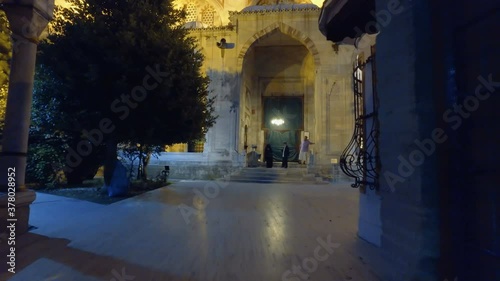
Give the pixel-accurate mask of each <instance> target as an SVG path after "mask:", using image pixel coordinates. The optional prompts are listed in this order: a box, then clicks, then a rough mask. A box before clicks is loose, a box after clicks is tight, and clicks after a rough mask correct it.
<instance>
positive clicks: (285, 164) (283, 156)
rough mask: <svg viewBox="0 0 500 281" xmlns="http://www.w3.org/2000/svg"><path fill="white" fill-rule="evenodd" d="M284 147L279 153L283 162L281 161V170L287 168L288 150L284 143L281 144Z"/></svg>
mask: <svg viewBox="0 0 500 281" xmlns="http://www.w3.org/2000/svg"><path fill="white" fill-rule="evenodd" d="M283 144H284V145H285V146H284V147H283V150H282V152H281V156H282V158H283V160H282V161H281V168H288V156H290V148H289V147H288V144H287V143H286V142H284V143H283Z"/></svg>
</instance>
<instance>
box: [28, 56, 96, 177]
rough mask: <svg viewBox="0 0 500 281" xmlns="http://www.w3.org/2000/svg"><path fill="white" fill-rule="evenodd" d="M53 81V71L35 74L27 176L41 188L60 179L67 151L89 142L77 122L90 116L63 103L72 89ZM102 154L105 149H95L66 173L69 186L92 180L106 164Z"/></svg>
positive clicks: (73, 106) (71, 105)
mask: <svg viewBox="0 0 500 281" xmlns="http://www.w3.org/2000/svg"><path fill="white" fill-rule="evenodd" d="M53 77H54V74H53V73H52V72H51V71H50V69H48V68H46V67H43V66H40V67H38V69H37V72H36V74H35V87H34V93H33V109H32V114H31V119H32V121H31V126H30V138H29V144H30V145H29V151H28V163H27V176H28V180H29V181H30V182H37V183H40V184H47V183H54V182H55V181H56V180H58V179H60V172H61V170H63V168H64V166H65V163H64V161H65V156H66V154H67V150H68V149H71V147H76V146H77V145H78V143H80V142H88V140H87V138H86V136H84V135H82V131H81V130H82V128H81V127H79V126H78V123H76V122H75V121H74V120H77V119H83V120H85V119H86V118H87V117H88V116H87V115H86V114H85V112H81V111H79V106H78V105H77V104H72V103H64V102H62V101H64V97H65V93H66V92H67V91H69V90H70V89H67V88H66V87H65V85H64V84H62V83H59V81H58V80H56V79H54V78H53ZM63 105H64V110H63ZM103 151H104V146H103V145H99V146H96V147H95V148H93V151H92V153H90V154H89V155H87V156H86V157H84V158H83V159H82V161H81V163H79V165H78V166H76V167H73V168H72V169H71V172H69V171H65V174H64V175H65V180H66V182H67V183H68V184H80V183H82V182H83V181H84V180H86V179H91V178H93V177H94V175H95V174H96V172H97V169H98V168H99V167H100V166H101V165H102V164H103V162H104V158H103ZM55 183H56V184H58V183H59V182H55Z"/></svg>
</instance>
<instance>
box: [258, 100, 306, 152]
mask: <svg viewBox="0 0 500 281" xmlns="http://www.w3.org/2000/svg"><path fill="white" fill-rule="evenodd" d="M263 108H264V111H263V113H264V116H263V118H262V120H263V124H262V128H263V130H264V134H265V137H264V138H265V143H266V144H267V143H269V144H271V147H272V149H273V158H274V161H281V160H282V154H281V151H282V148H283V143H284V142H287V144H288V146H289V148H290V156H289V158H288V159H289V161H296V160H297V159H298V157H299V146H300V135H301V131H302V130H303V128H304V120H303V119H304V118H303V115H304V110H303V98H302V97H263Z"/></svg>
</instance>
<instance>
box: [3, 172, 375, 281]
mask: <svg viewBox="0 0 500 281" xmlns="http://www.w3.org/2000/svg"><path fill="white" fill-rule="evenodd" d="M358 192H359V191H358V190H355V189H352V188H350V187H349V185H348V184H335V185H334V184H328V185H300V184H294V185H286V184H254V183H235V182H215V181H180V182H176V183H175V184H173V185H170V186H168V187H165V188H161V189H158V190H155V191H152V192H149V193H145V194H143V195H141V196H137V197H135V198H130V199H127V200H124V201H120V202H117V203H114V204H111V205H107V206H106V205H99V204H95V203H89V202H85V201H79V200H75V199H69V198H64V197H58V196H52V195H47V194H40V193H38V194H37V200H36V201H35V202H34V204H32V208H31V219H30V224H31V225H33V226H35V227H37V228H36V229H35V230H32V231H31V232H30V233H28V234H25V235H22V236H21V237H19V238H18V239H17V242H18V243H17V245H16V246H17V248H16V262H17V264H16V274H14V275H12V274H10V273H5V270H6V267H5V264H4V263H2V265H0V269H1V271H0V280H11V281H38V280H40V281H42V280H43V281H45V280H47V281H48V280H62V281H80V280H81V281H97V280H106V281H132V280H135V281H148V280H158V281H162V280H193V281H194V280H197V281H198V280H199V281H212V280H213V281H271V280H276V281H278V280H279V281H287V280H289V281H300V280H318V281H345V280H350V281H379V279H378V278H377V277H376V276H375V275H374V274H373V273H372V272H373V271H372V267H371V265H370V264H369V263H368V262H366V259H363V256H362V255H361V254H360V253H361V252H362V251H365V250H367V251H374V247H373V246H371V245H369V244H368V243H366V242H365V241H363V240H361V239H359V238H357V236H356V231H357V216H358V196H359V195H358ZM2 248H3V247H2ZM375 251H376V250H375ZM2 256H3V257H5V255H4V253H3V252H2Z"/></svg>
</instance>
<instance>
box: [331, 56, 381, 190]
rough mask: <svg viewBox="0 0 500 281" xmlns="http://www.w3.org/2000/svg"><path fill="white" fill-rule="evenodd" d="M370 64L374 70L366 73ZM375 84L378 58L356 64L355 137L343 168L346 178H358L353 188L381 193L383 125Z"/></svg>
mask: <svg viewBox="0 0 500 281" xmlns="http://www.w3.org/2000/svg"><path fill="white" fill-rule="evenodd" d="M369 64H370V66H371V67H370V68H368V69H366V68H367V65H369ZM370 69H371V82H372V91H366V90H365V89H366V88H367V87H366V86H367V85H364V83H365V82H366V81H365V76H366V75H365V74H366V73H365V71H367V70H368V71H370ZM375 81H376V76H375V59H374V56H371V57H369V58H368V59H367V60H366V61H365V62H359V61H358V62H356V64H355V66H354V72H353V90H354V133H353V135H352V138H351V141H350V142H349V144H348V145H347V147H346V148H345V149H344V151H343V152H342V155H341V157H340V168H341V169H342V172H343V173H344V174H346V175H347V176H349V177H352V178H354V183H353V184H351V186H352V187H354V188H357V187H360V186H361V187H365V186H367V187H369V188H370V189H378V186H379V169H380V158H379V153H378V133H379V121H378V116H377V110H378V99H377V90H376V87H375V86H376V85H375ZM369 82H370V81H369ZM370 95H371V96H370ZM367 101H368V103H367Z"/></svg>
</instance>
